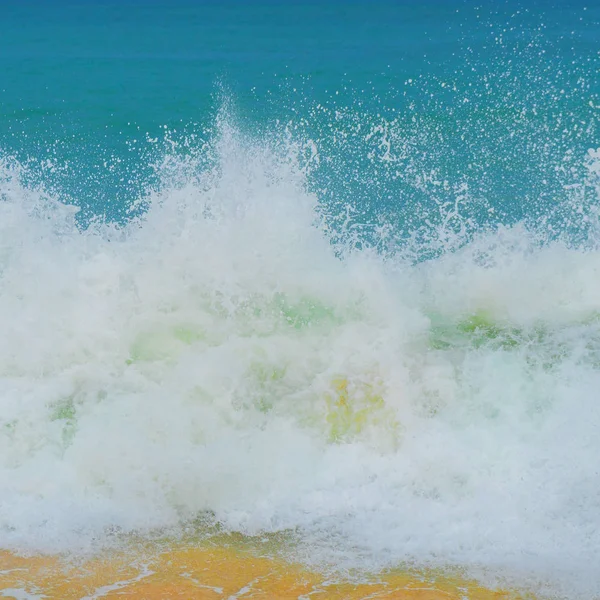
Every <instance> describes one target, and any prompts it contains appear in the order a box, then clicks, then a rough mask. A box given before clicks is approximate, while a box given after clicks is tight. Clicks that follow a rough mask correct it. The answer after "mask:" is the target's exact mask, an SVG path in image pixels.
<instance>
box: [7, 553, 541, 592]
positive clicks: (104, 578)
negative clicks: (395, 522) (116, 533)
mask: <svg viewBox="0 0 600 600" xmlns="http://www.w3.org/2000/svg"><path fill="white" fill-rule="evenodd" d="M11 590H12V591H11ZM23 592H26V593H27V594H28V595H25V594H24V593H23ZM0 597H4V598H56V599H60V600H70V599H75V598H77V599H81V598H90V599H92V598H94V599H95V598H119V599H120V600H123V599H124V598H128V599H132V600H135V599H140V600H141V599H147V600H150V599H156V600H158V599H160V600H162V599H168V598H186V599H188V598H189V599H192V598H197V599H206V600H209V599H210V600H213V599H217V598H229V599H234V598H240V599H250V598H253V599H257V598H264V599H267V598H272V599H277V598H281V599H292V598H293V599H296V598H303V599H305V600H318V599H319V598H323V599H329V598H331V599H332V600H334V599H338V600H342V599H343V600H346V599H348V600H351V599H355V598H356V599H358V598H361V599H367V598H369V599H384V598H406V599H407V600H465V599H471V600H473V599H475V600H492V599H494V600H525V598H531V597H530V596H525V595H519V594H518V593H516V592H510V591H506V590H504V591H501V590H497V591H492V590H489V589H485V588H483V587H481V586H480V585H478V584H477V583H475V582H473V581H468V580H460V579H458V578H448V577H445V576H440V575H437V576H436V575H434V574H429V575H428V574H426V573H421V574H419V573H416V572H412V573H406V572H405V573H403V574H401V573H387V574H382V575H380V576H377V577H373V578H372V579H371V580H370V581H369V582H368V583H360V584H352V583H347V582H346V583H340V582H333V581H331V580H328V578H327V577H326V576H325V575H322V574H321V575H320V574H318V573H316V572H311V571H308V570H306V569H303V568H302V567H299V566H295V565H291V564H288V563H286V562H284V561H282V560H277V559H271V558H263V557H256V556H252V555H251V554H249V553H248V552H241V551H239V550H235V549H231V548H227V547H222V546H215V547H210V546H203V547H195V546H193V545H191V544H190V545H181V546H179V547H176V548H174V549H170V550H169V551H165V550H164V549H163V550H159V549H154V550H150V551H149V550H147V549H146V550H143V551H142V550H137V551H136V552H135V554H133V555H132V554H131V552H127V553H126V552H120V553H116V552H115V553H112V554H111V555H108V556H104V557H103V558H94V559H91V560H88V561H87V562H82V563H79V564H74V563H73V562H68V561H66V560H65V559H61V558H59V557H55V556H52V557H48V556H34V557H20V556H15V555H14V554H10V553H8V552H2V551H0Z"/></svg>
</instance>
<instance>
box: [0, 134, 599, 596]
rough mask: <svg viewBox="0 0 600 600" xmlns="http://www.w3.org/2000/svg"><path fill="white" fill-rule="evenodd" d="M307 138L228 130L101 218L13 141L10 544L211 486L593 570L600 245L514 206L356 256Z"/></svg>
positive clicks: (482, 552)
mask: <svg viewBox="0 0 600 600" xmlns="http://www.w3.org/2000/svg"><path fill="white" fill-rule="evenodd" d="M296 150H297V149H295V148H294V147H293V145H289V146H286V145H283V146H282V145H279V146H276V145H273V144H268V143H266V142H265V143H261V144H258V143H252V142H250V141H248V140H243V139H241V136H238V135H237V134H236V133H235V132H232V131H228V130H227V128H225V131H224V132H223V133H222V135H221V136H220V137H219V139H218V140H216V141H215V142H214V144H212V145H211V147H210V152H212V153H213V158H214V160H213V163H212V166H207V167H206V169H205V170H204V171H200V172H199V171H197V170H196V171H195V172H194V175H193V176H192V175H191V173H192V171H193V169H191V167H190V164H187V165H183V166H184V167H185V168H184V169H183V170H180V171H179V173H180V174H181V173H185V176H182V177H174V176H173V169H172V168H170V169H167V171H168V172H169V173H171V175H170V176H173V181H175V180H176V181H177V184H176V185H169V183H170V182H169V179H168V177H167V175H165V177H164V181H163V187H162V189H161V191H160V192H155V193H153V194H150V195H149V197H148V198H147V199H145V200H144V202H146V200H147V202H148V206H149V208H148V210H147V213H146V214H145V216H144V217H143V218H141V219H135V220H133V221H132V222H131V223H130V224H128V225H127V226H124V227H121V228H117V227H115V226H108V225H95V226H92V227H90V228H89V229H88V230H86V231H81V230H80V229H79V228H78V227H77V225H76V223H75V214H74V211H73V210H72V209H71V208H69V207H67V206H64V205H61V204H60V203H58V202H56V201H54V200H53V199H52V198H50V197H48V195H47V194H44V193H43V191H40V190H35V189H30V188H27V187H25V186H24V185H22V184H21V183H19V181H20V177H19V168H18V165H17V166H15V165H9V164H6V163H5V164H3V165H2V167H1V169H2V170H1V173H0V198H1V199H2V201H1V202H0V331H1V333H2V335H1V336H0V488H1V489H2V494H1V495H0V545H1V546H2V547H4V548H9V549H22V548H29V549H37V550H49V551H59V550H75V551H81V550H82V549H83V548H85V547H86V545H89V544H90V543H91V542H90V540H91V539H92V538H94V539H95V540H99V541H100V543H101V542H102V540H103V539H105V537H106V535H107V534H106V531H107V529H108V528H114V527H119V528H121V529H122V530H124V531H134V530H135V531H141V532H144V531H150V530H153V529H156V528H161V527H168V526H173V525H176V524H177V523H181V522H185V521H186V520H189V519H193V518H194V517H195V516H197V515H198V514H199V513H202V512H203V511H212V512H213V513H214V515H215V516H216V518H217V519H219V520H220V521H221V522H222V524H223V525H224V526H225V527H226V528H231V529H235V530H239V531H243V532H246V533H259V532H263V531H277V530H282V529H296V530H297V531H300V533H301V535H303V536H304V537H305V538H306V539H307V540H311V542H310V543H311V544H312V545H313V548H318V549H319V550H318V552H317V551H315V553H314V556H313V559H314V560H330V559H331V560H334V561H335V560H338V561H342V560H343V561H349V562H352V561H353V560H354V561H355V562H356V561H361V564H363V565H364V564H366V563H365V561H367V563H368V564H371V562H368V561H372V564H373V565H374V566H377V565H383V564H399V563H401V562H404V561H412V560H415V561H417V562H421V563H432V562H433V563H437V564H458V565H465V566H472V567H478V568H483V569H488V570H489V572H491V573H508V572H512V573H513V574H517V575H519V574H526V575H527V576H532V577H533V576H535V577H539V578H540V579H542V580H544V579H551V580H555V581H557V582H558V583H560V582H562V583H563V584H564V585H565V586H566V587H569V586H571V588H572V589H573V585H574V584H575V583H576V584H577V585H578V586H579V588H577V589H579V590H580V593H584V592H582V591H581V590H585V594H591V593H592V591H593V592H594V593H596V594H597V593H600V577H599V576H598V571H597V565H598V564H600V530H599V526H600V516H599V513H598V502H599V499H600V475H599V472H598V459H597V457H598V455H599V453H600V436H599V435H598V432H599V430H600V402H599V400H598V398H599V396H598V390H599V389H600V280H599V279H598V272H599V270H600V252H598V251H597V250H593V249H589V248H588V249H586V250H580V249H577V248H573V247H569V246H568V245H566V244H565V243H563V242H559V241H557V242H553V243H547V244H540V243H539V234H538V232H535V231H532V230H528V229H526V228H525V227H523V226H518V227H513V228H510V229H504V230H499V231H496V232H493V233H490V232H488V233H485V234H482V235H481V236H479V237H475V239H473V240H472V241H471V242H470V243H469V244H467V245H466V246H465V247H463V248H462V249H461V250H459V251H456V252H452V253H446V254H444V255H442V256H441V257H440V258H437V259H435V260H432V261H430V262H427V263H419V264H413V263H410V262H408V261H402V260H401V259H399V258H397V259H394V260H391V259H389V260H384V258H383V257H381V256H379V255H378V254H376V253H375V252H372V251H369V250H363V251H348V252H346V253H345V258H344V259H343V260H342V259H340V258H338V256H337V254H336V252H335V248H334V247H333V246H332V245H331V244H330V243H329V240H328V238H327V235H326V231H325V227H324V225H323V224H322V222H321V220H320V218H319V203H318V198H317V197H316V196H314V195H311V194H310V193H308V192H307V191H306V177H307V175H306V172H305V170H303V169H302V168H301V165H300V164H299V163H298V161H297V160H296V159H295V156H296V155H297V152H296ZM313 152H314V151H313ZM173 164H178V165H179V167H182V165H181V164H180V163H177V161H174V162H173V163H172V164H171V167H172V166H173ZM596 164H597V163H595V162H594V160H593V155H591V159H590V165H591V166H590V173H592V175H593V169H594V168H595V166H594V165H596ZM182 168H183V167H182ZM186 169H187V170H186ZM332 557H333V558H332ZM558 583H557V585H558ZM580 597H581V596H580Z"/></svg>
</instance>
